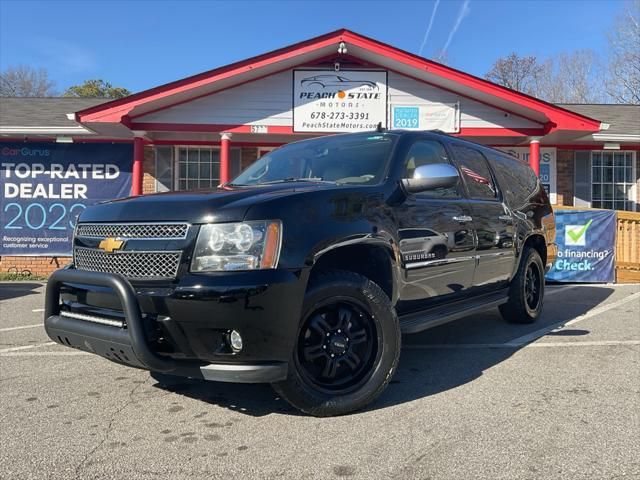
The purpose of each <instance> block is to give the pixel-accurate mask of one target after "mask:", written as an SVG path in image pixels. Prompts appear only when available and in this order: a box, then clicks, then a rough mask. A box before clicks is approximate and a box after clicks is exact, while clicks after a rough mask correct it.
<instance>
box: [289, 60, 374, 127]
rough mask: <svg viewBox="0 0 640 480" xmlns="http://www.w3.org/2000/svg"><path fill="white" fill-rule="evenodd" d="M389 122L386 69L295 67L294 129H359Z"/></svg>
mask: <svg viewBox="0 0 640 480" xmlns="http://www.w3.org/2000/svg"><path fill="white" fill-rule="evenodd" d="M379 124H382V126H383V127H386V126H387V72H382V71H378V70H376V71H370V70H340V71H339V72H333V71H328V70H294V71H293V130H294V132H359V131H363V130H373V129H375V128H376V127H377V126H378V125H379Z"/></svg>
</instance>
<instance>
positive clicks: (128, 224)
mask: <svg viewBox="0 0 640 480" xmlns="http://www.w3.org/2000/svg"><path fill="white" fill-rule="evenodd" d="M144 225H158V226H171V225H175V226H184V227H185V229H184V234H183V235H181V236H175V235H174V236H168V237H140V236H127V235H102V234H101V235H77V236H78V238H105V237H109V236H112V237H116V238H119V239H123V240H184V239H185V238H187V235H188V234H189V230H190V229H191V227H192V225H191V224H190V223H188V222H118V223H111V222H105V223H95V222H90V223H77V224H76V232H77V230H78V228H82V227H136V226H144Z"/></svg>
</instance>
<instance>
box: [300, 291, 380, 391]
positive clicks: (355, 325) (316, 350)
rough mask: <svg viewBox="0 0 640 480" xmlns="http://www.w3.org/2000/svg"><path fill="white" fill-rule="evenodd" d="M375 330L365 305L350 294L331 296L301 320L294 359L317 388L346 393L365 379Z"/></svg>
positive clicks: (372, 356) (375, 344)
mask: <svg viewBox="0 0 640 480" xmlns="http://www.w3.org/2000/svg"><path fill="white" fill-rule="evenodd" d="M377 340H378V339H377V331H376V327H375V324H374V322H373V319H372V318H371V315H370V314H368V313H367V312H366V310H365V306H364V305H361V304H359V302H357V301H355V299H352V298H340V297H336V298H332V299H328V300H327V301H326V302H324V303H323V304H320V305H318V306H317V308H316V309H315V310H314V311H312V312H311V314H310V315H309V316H308V317H307V319H306V321H305V322H304V324H303V327H302V329H301V332H300V339H299V341H298V352H297V357H296V361H297V362H298V364H299V366H300V367H301V368H300V371H301V373H302V374H303V375H304V376H305V378H306V380H308V381H309V382H311V383H312V384H313V385H315V386H316V387H318V388H319V389H321V390H323V391H326V392H332V393H345V392H348V391H350V390H352V389H353V388H357V386H358V385H359V384H360V383H361V382H362V381H363V380H366V376H367V375H368V374H371V365H372V364H373V361H374V360H375V357H376V353H377V351H378V341H377Z"/></svg>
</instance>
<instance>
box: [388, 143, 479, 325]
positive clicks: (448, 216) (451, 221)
mask: <svg viewBox="0 0 640 480" xmlns="http://www.w3.org/2000/svg"><path fill="white" fill-rule="evenodd" d="M434 163H451V162H450V160H449V155H448V153H447V151H446V149H445V147H444V145H443V144H442V143H441V142H440V141H437V140H434V139H430V138H429V139H427V138H423V139H419V140H416V141H415V142H414V143H413V144H412V145H411V146H410V147H409V149H408V151H407V155H406V157H405V159H404V164H403V165H404V166H403V173H402V177H403V178H412V177H413V171H414V170H415V169H416V168H417V167H419V166H421V165H427V164H434ZM461 192H462V190H461V188H460V186H458V187H454V188H448V189H444V188H441V189H437V190H433V191H429V192H423V193H420V194H409V195H408V196H407V198H406V200H405V201H404V202H403V203H402V204H400V205H398V206H397V207H395V215H396V218H397V221H398V226H399V231H398V237H399V247H400V252H401V257H402V269H403V270H402V271H403V275H404V278H403V284H402V286H401V290H400V301H399V303H398V310H399V311H400V312H401V313H404V312H407V311H411V310H416V309H420V308H423V307H424V306H426V305H427V304H428V303H431V302H434V301H439V300H445V299H447V298H453V297H456V296H459V295H462V294H463V292H465V291H466V290H467V289H469V288H470V287H471V286H472V278H473V271H474V267H475V262H474V249H475V243H474V241H475V235H474V232H473V224H472V223H471V213H470V208H469V204H468V201H467V200H466V199H465V198H464V197H463V196H462V193H461Z"/></svg>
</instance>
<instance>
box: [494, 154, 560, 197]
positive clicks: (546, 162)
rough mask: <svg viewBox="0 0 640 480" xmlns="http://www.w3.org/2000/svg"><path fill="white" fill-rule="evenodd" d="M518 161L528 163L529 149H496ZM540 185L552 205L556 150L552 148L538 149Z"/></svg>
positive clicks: (554, 187) (554, 192) (555, 188)
mask: <svg viewBox="0 0 640 480" xmlns="http://www.w3.org/2000/svg"><path fill="white" fill-rule="evenodd" d="M498 150H502V151H503V152H507V153H508V154H510V155H513V156H514V157H517V158H519V159H520V160H522V161H524V162H527V163H529V147H498ZM540 183H541V184H542V186H543V187H544V189H545V190H546V191H547V193H548V194H549V200H550V201H551V203H552V204H555V203H557V201H556V192H557V187H556V149H555V148H552V147H542V148H540Z"/></svg>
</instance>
